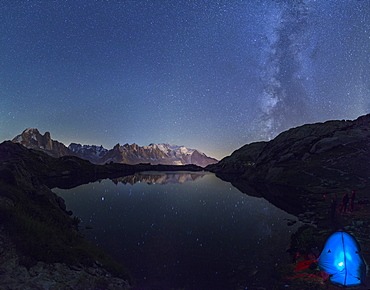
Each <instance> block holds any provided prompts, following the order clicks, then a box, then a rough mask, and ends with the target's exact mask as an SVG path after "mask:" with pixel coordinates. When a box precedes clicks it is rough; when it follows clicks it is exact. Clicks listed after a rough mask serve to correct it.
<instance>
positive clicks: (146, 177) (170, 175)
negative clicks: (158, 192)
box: [112, 172, 206, 185]
mask: <svg viewBox="0 0 370 290" xmlns="http://www.w3.org/2000/svg"><path fill="white" fill-rule="evenodd" d="M205 174H206V173H204V172H195V173H188V172H141V173H137V174H134V175H128V176H124V177H119V178H114V179H112V181H113V182H114V183H115V184H118V183H119V182H121V183H123V184H131V185H134V184H135V183H138V182H144V183H147V184H171V183H184V182H189V181H195V180H197V179H198V178H202V177H203V176H204V175H205Z"/></svg>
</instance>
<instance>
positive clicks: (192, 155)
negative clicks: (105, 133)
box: [12, 128, 218, 167]
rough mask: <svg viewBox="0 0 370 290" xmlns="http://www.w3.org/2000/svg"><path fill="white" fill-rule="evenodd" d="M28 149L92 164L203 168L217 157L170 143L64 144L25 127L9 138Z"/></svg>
mask: <svg viewBox="0 0 370 290" xmlns="http://www.w3.org/2000/svg"><path fill="white" fill-rule="evenodd" d="M12 142H14V143H20V144H22V145H24V146H25V147H26V148H29V149H36V150H41V151H43V152H45V153H47V154H48V155H50V156H52V157H62V156H77V157H80V158H82V159H85V160H88V161H90V162H91V163H94V164H106V163H110V162H113V163H125V164H132V165H134V164H140V163H150V164H152V165H158V164H164V165H187V164H194V165H197V166H201V167H205V166H207V165H210V164H214V163H217V162H218V160H217V159H215V158H212V157H209V156H207V155H206V154H204V153H202V152H200V151H199V150H197V149H190V148H187V147H185V146H178V145H173V144H170V143H161V144H154V143H151V144H149V145H148V146H139V145H137V144H136V143H133V144H131V145H130V144H128V143H126V144H124V145H122V146H121V145H120V144H119V143H117V144H116V145H115V146H114V147H113V148H112V149H106V148H104V147H103V146H101V145H100V146H97V145H82V144H78V143H71V144H70V145H69V146H68V147H67V146H65V145H64V144H63V143H62V142H59V141H57V140H53V139H52V138H51V135H50V133H49V132H45V133H44V135H42V134H41V133H40V132H39V130H38V129H35V128H28V129H26V130H24V131H23V132H22V133H21V134H19V135H17V136H16V137H14V138H13V139H12Z"/></svg>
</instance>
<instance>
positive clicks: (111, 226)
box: [54, 172, 299, 290]
mask: <svg viewBox="0 0 370 290" xmlns="http://www.w3.org/2000/svg"><path fill="white" fill-rule="evenodd" d="M139 181H140V182H139ZM185 181H187V182H185ZM147 183H149V184H147ZM131 184H133V185H131ZM54 192H56V193H57V194H58V195H60V196H61V197H62V198H63V199H64V200H65V201H66V205H67V209H68V210H72V211H73V212H74V214H75V215H76V216H78V217H79V218H80V219H81V221H82V222H81V230H82V232H83V234H84V235H85V236H86V237H87V238H88V239H89V240H91V241H92V242H94V243H95V244H97V245H99V246H100V247H101V248H103V249H104V250H106V251H107V252H109V253H110V254H111V255H112V256H114V257H115V258H116V259H117V260H119V261H121V262H123V263H124V264H125V265H126V266H127V267H128V268H129V270H130V271H131V272H132V274H133V276H134V278H135V279H136V282H137V284H136V286H135V287H136V288H134V289H145V290H154V289H163V290H165V289H192V290H197V289H212V290H217V289H220V290H221V289H222V290H225V289H251V288H253V287H254V286H257V285H258V286H263V287H266V289H270V287H269V286H272V283H273V282H272V278H271V274H272V272H273V269H274V267H275V265H276V263H279V262H281V261H282V259H287V258H289V256H288V254H287V253H286V249H287V248H288V247H289V242H290V236H291V234H292V233H293V232H295V231H296V229H297V227H298V225H299V222H297V223H296V224H295V225H293V226H291V227H288V226H287V224H286V219H296V218H295V217H294V216H292V215H290V214H288V213H286V212H284V211H282V210H281V209H279V208H277V207H275V206H274V205H272V204H270V203H269V202H268V201H266V200H265V199H263V198H259V197H254V196H248V195H247V194H243V193H241V192H240V191H239V190H238V189H236V188H235V187H233V186H232V185H231V184H230V183H228V182H224V181H222V180H221V179H219V178H217V177H216V176H215V175H214V174H212V173H204V172H200V173H184V174H180V173H178V172H176V173H164V172H150V173H148V172H146V173H142V174H137V175H133V176H130V177H124V178H118V179H114V180H113V182H112V181H111V180H109V179H107V180H102V181H100V182H95V183H89V184H85V185H82V186H78V187H76V188H72V189H69V190H61V189H54ZM86 226H88V227H89V228H90V227H92V228H93V229H92V230H85V227H86ZM246 287H248V288H246Z"/></svg>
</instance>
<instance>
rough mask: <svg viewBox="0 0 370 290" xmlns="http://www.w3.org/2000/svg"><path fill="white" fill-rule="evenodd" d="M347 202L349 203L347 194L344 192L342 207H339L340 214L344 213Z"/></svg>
mask: <svg viewBox="0 0 370 290" xmlns="http://www.w3.org/2000/svg"><path fill="white" fill-rule="evenodd" d="M348 201H349V197H348V193H347V192H346V193H345V194H343V197H342V205H341V207H340V212H342V211H343V212H346V210H347V204H348Z"/></svg>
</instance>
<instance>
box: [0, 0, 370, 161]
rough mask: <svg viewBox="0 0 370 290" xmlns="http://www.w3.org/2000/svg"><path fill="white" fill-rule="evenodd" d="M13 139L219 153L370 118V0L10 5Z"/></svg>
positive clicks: (8, 78)
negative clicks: (300, 129) (31, 132)
mask: <svg viewBox="0 0 370 290" xmlns="http://www.w3.org/2000/svg"><path fill="white" fill-rule="evenodd" d="M0 32H1V33H0V141H3V140H9V139H12V138H13V137H14V136H16V135H17V134H20V133H21V132H22V131H23V130H24V129H26V128H29V127H32V128H38V129H39V131H40V132H41V133H44V132H45V131H49V132H51V137H52V138H53V139H56V140H58V141H60V142H63V143H64V144H65V145H67V146H68V145H69V143H71V142H77V143H81V144H90V145H91V144H96V145H103V146H104V147H106V148H108V149H110V148H112V147H113V146H114V145H115V144H117V143H120V144H125V143H130V144H131V143H134V142H135V143H137V144H138V145H141V146H143V145H148V144H149V143H163V142H170V143H173V144H177V145H185V146H187V147H190V148H196V149H199V150H201V151H202V152H204V153H206V154H207V155H209V156H212V157H215V158H222V157H224V156H226V155H229V154H230V153H231V152H233V151H234V150H236V149H237V148H239V147H241V146H242V145H245V144H247V143H251V142H254V141H260V140H270V139H272V138H274V137H275V136H276V135H277V134H279V133H280V132H282V131H284V130H286V129H289V128H291V127H296V126H299V125H302V124H304V123H313V122H319V121H320V122H322V121H326V120H330V119H355V118H357V117H358V116H360V115H364V114H367V113H370V1H368V0H296V1H295V0H227V1H226V0H224V1H223V0H116V1H114V0H105V1H104V0H97V1H94V0H78V1H76V0H39V1H38V0H28V1H26V0H2V1H1V2H0Z"/></svg>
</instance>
